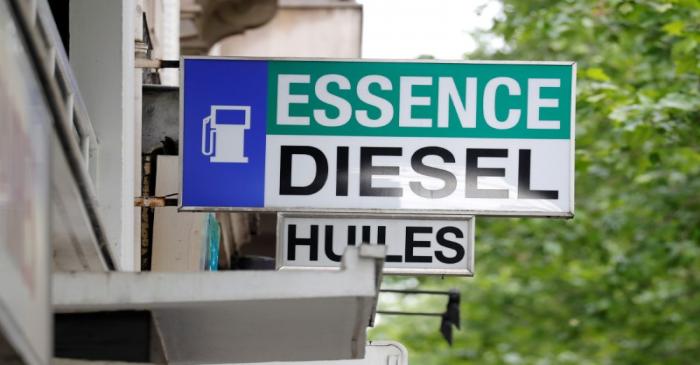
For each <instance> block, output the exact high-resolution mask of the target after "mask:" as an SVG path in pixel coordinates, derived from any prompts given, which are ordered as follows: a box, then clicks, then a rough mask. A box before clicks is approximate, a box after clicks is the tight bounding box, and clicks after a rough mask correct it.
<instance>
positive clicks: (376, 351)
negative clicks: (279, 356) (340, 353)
mask: <svg viewBox="0 0 700 365" xmlns="http://www.w3.org/2000/svg"><path fill="white" fill-rule="evenodd" d="M301 364H303V365H408V350H406V347H404V345H402V344H400V343H398V342H396V341H371V342H370V343H368V344H367V346H365V357H364V359H356V360H319V361H300V362H297V361H273V362H259V363H256V365H301ZM233 365H236V364H233ZM238 365H243V364H238Z"/></svg>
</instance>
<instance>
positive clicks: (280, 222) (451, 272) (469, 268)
mask: <svg viewBox="0 0 700 365" xmlns="http://www.w3.org/2000/svg"><path fill="white" fill-rule="evenodd" d="M286 218H304V219H318V218H323V219H333V218H337V219H376V220H402V219H411V220H421V221H434V220H442V221H458V222H465V221H466V222H467V225H468V227H469V232H467V234H466V236H465V240H466V242H467V244H466V246H465V247H464V252H465V259H466V260H465V261H466V267H465V268H464V269H419V268H406V269H400V268H387V267H386V266H385V267H384V269H383V273H384V274H385V275H445V276H468V277H471V276H474V236H475V221H476V217H475V216H473V215H459V214H420V215H418V214H379V213H369V214H358V213H313V212H306V211H301V210H300V211H288V212H278V213H277V243H276V247H275V248H276V253H275V268H276V269H277V270H318V271H329V270H331V271H336V270H339V269H340V266H338V267H328V266H323V267H314V266H284V261H285V260H284V257H283V255H282V249H281V246H282V242H281V237H283V236H284V226H285V225H284V221H285V219H286Z"/></svg>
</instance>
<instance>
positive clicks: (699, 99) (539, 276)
mask: <svg viewBox="0 0 700 365" xmlns="http://www.w3.org/2000/svg"><path fill="white" fill-rule="evenodd" d="M503 9H504V15H505V16H504V17H503V18H502V19H500V20H498V21H496V23H495V24H494V26H493V28H492V29H491V30H490V31H489V34H484V35H481V36H480V37H478V38H479V39H483V40H489V39H503V40H505V43H506V47H505V48H503V49H500V50H493V49H492V47H489V45H488V44H484V45H483V46H482V47H481V49H480V50H479V51H477V52H475V53H474V54H472V55H469V58H471V59H486V58H488V59H513V60H573V61H576V62H577V63H578V69H579V74H578V87H577V89H578V90H577V118H576V120H577V126H576V128H577V131H576V149H577V150H576V217H575V218H574V219H573V220H570V221H562V220H547V219H540V218H531V219H526V218H521V219H513V218H486V217H483V218H482V217H479V218H478V219H477V231H476V260H475V262H476V271H477V276H476V277H475V278H473V279H460V278H456V279H455V278H451V279H445V280H440V279H437V278H419V280H418V281H412V282H410V283H409V284H410V285H418V283H420V285H421V286H422V287H426V288H441V289H446V288H451V287H455V288H459V289H460V290H461V291H462V298H463V300H462V303H463V304H462V313H463V318H464V319H463V323H462V325H463V330H462V331H456V332H455V334H454V346H453V348H452V349H449V348H448V347H447V346H446V345H445V344H443V343H442V340H441V339H440V335H439V333H438V331H437V328H438V325H439V323H433V322H435V321H430V319H425V321H423V320H422V319H420V320H419V319H415V318H383V319H382V324H381V325H380V326H379V328H377V329H376V330H373V331H372V332H371V337H373V338H390V339H396V340H399V341H401V342H403V343H405V344H406V345H407V346H408V347H409V351H410V356H411V363H415V364H431V365H434V364H504V363H506V364H692V363H696V362H697V361H698V360H697V359H698V358H700V336H698V334H699V333H700V46H699V44H700V21H698V19H700V2H698V1H694V0H681V1H650V0H645V1H635V2H632V1H619V0H600V1H593V2H592V1H564V0H562V1H557V0H538V1H527V2H525V1H516V0H506V1H504V4H503ZM403 280H405V279H400V278H391V279H388V281H389V282H388V283H387V284H385V285H386V286H389V285H398V284H399V283H401V282H402V281H403ZM412 305H413V306H414V308H415V306H416V305H417V304H416V302H415V301H414V302H413V303H412ZM418 305H419V306H420V305H422V306H423V309H426V310H430V309H434V308H433V306H434V305H435V304H434V303H423V304H420V303H419V304H418Z"/></svg>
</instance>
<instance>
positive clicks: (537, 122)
mask: <svg viewBox="0 0 700 365" xmlns="http://www.w3.org/2000/svg"><path fill="white" fill-rule="evenodd" d="M575 73H576V66H575V64H574V63H571V62H533V63H529V62H445V61H434V62H423V61H378V60H375V61H365V60H301V59H235V58H213V57H185V58H184V59H183V60H182V63H181V99H182V100H181V103H180V105H181V138H180V151H181V153H180V156H181V176H182V184H181V195H180V209H181V210H200V211H206V210H261V209H262V210H289V209H298V210H326V211H328V210H332V211H355V212H359V211H365V212H385V213H386V212H431V213H442V214H452V213H460V214H485V215H511V216H560V217H571V216H573V211H574V198H573V197H574V191H573V182H574V176H573V168H574V163H573V149H574V124H575V122H574V108H575V101H574V98H575Z"/></svg>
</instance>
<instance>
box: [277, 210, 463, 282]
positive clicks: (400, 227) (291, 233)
mask: <svg viewBox="0 0 700 365" xmlns="http://www.w3.org/2000/svg"><path fill="white" fill-rule="evenodd" d="M363 243H365V244H371V245H386V247H387V255H386V259H385V262H384V273H385V274H412V275H459V276H473V275H474V217H473V216H464V215H407V214H362V215H357V214H350V213H347V214H345V213H328V214H320V213H278V215H277V268H278V269H280V270H284V269H337V268H339V267H340V261H341V259H342V255H343V253H344V252H345V249H346V248H347V247H348V246H358V245H361V244H363Z"/></svg>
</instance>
